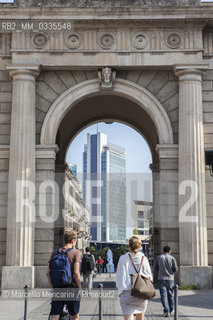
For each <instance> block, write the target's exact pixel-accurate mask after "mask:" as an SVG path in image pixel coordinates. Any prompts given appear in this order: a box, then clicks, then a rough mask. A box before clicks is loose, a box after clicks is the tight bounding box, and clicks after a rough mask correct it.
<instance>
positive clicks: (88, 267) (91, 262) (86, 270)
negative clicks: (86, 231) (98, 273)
mask: <svg viewBox="0 0 213 320" xmlns="http://www.w3.org/2000/svg"><path fill="white" fill-rule="evenodd" d="M94 268H95V258H94V256H93V255H92V254H91V253H90V248H89V247H87V248H86V254H84V255H83V258H82V265H81V271H82V273H83V281H84V288H86V287H87V288H88V289H89V290H91V289H92V278H93V270H94ZM87 280H88V284H87Z"/></svg>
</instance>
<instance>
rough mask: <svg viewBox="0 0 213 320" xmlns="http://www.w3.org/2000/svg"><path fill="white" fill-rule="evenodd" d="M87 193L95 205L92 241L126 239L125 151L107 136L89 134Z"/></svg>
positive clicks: (85, 161) (90, 203)
mask: <svg viewBox="0 0 213 320" xmlns="http://www.w3.org/2000/svg"><path fill="white" fill-rule="evenodd" d="M83 173H84V179H83V180H84V181H83V196H84V200H85V202H86V203H87V205H88V206H90V208H91V234H92V240H93V241H98V242H122V241H125V240H126V177H125V174H126V157H125V150H124V149H123V148H120V147H118V146H116V145H112V144H107V136H106V135H105V134H103V133H100V132H98V133H97V134H92V135H91V134H88V135H87V144H86V145H85V147H84V152H83Z"/></svg>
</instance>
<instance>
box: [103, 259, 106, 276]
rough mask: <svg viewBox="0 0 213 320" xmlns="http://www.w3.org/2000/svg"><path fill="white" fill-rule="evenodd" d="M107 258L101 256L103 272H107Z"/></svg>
mask: <svg viewBox="0 0 213 320" xmlns="http://www.w3.org/2000/svg"><path fill="white" fill-rule="evenodd" d="M106 265H107V258H106V257H103V273H105V272H107V267H106Z"/></svg>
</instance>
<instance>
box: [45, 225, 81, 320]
mask: <svg viewBox="0 0 213 320" xmlns="http://www.w3.org/2000/svg"><path fill="white" fill-rule="evenodd" d="M64 242H65V245H64V246H63V248H60V249H58V250H56V251H54V252H53V253H52V255H51V258H50V260H49V264H48V267H47V271H46V276H47V279H48V282H49V284H50V287H51V288H74V289H75V288H76V289H80V288H81V280H80V263H81V252H80V251H79V250H77V249H75V246H76V242H77V234H76V232H75V231H73V230H71V231H68V232H66V233H65V234H64ZM65 305H66V306H67V309H68V311H69V314H70V316H71V319H72V320H78V319H79V309H80V301H79V300H77V299H75V300H67V301H61V300H52V302H51V310H50V318H49V319H50V320H59V318H60V316H63V309H64V306H65Z"/></svg>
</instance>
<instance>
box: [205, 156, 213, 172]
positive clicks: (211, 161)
mask: <svg viewBox="0 0 213 320" xmlns="http://www.w3.org/2000/svg"><path fill="white" fill-rule="evenodd" d="M205 160H206V165H207V166H209V172H210V175H211V176H212V177H213V150H205Z"/></svg>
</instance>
